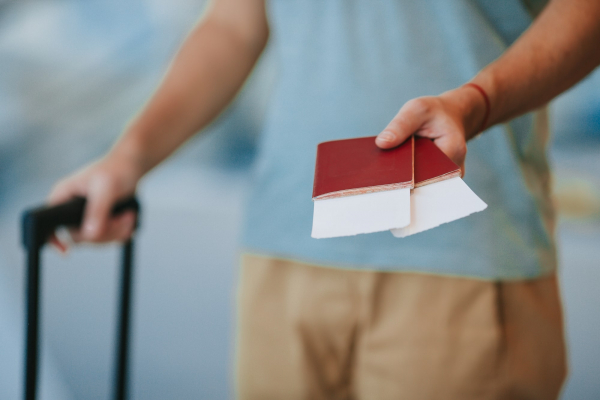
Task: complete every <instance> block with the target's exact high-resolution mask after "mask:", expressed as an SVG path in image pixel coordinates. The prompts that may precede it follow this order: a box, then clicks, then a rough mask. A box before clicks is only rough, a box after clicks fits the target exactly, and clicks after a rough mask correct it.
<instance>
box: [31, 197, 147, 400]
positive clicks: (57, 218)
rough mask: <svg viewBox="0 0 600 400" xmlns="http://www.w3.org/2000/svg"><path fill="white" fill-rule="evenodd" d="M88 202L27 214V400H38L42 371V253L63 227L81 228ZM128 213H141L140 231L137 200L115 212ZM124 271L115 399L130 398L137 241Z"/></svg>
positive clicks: (126, 249)
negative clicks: (128, 371) (128, 387)
mask: <svg viewBox="0 0 600 400" xmlns="http://www.w3.org/2000/svg"><path fill="white" fill-rule="evenodd" d="M85 203H86V199H85V198H83V197H76V198H74V199H73V200H71V201H69V202H67V203H63V204H60V205H57V206H52V207H48V206H42V207H38V208H34V209H30V210H27V211H25V213H24V214H23V225H22V233H23V237H22V240H23V245H24V246H25V248H26V250H27V326H26V329H25V331H26V341H25V343H26V348H25V390H24V398H25V400H35V398H36V389H37V372H38V367H37V365H38V347H39V343H38V333H39V329H38V325H39V298H40V250H41V249H42V247H43V246H44V245H45V244H46V242H47V241H48V238H49V237H50V235H51V234H52V233H53V232H54V231H55V230H56V229H57V228H58V227H61V226H66V227H79V226H80V225H81V223H82V222H83V215H84V210H85ZM126 210H134V211H136V212H137V218H136V228H137V226H138V221H139V210H140V206H139V203H138V201H137V199H135V198H134V197H131V198H128V199H126V200H123V201H120V202H118V203H117V204H116V205H115V206H114V207H113V210H112V214H113V215H118V214H120V213H122V212H124V211H126ZM122 262H123V269H122V277H121V299H120V314H119V322H118V343H117V356H116V375H115V388H114V398H115V399H117V400H124V399H126V397H127V353H128V344H129V314H130V309H131V306H130V303H131V286H132V275H133V239H130V240H129V241H127V242H126V243H125V244H124V245H123V259H122Z"/></svg>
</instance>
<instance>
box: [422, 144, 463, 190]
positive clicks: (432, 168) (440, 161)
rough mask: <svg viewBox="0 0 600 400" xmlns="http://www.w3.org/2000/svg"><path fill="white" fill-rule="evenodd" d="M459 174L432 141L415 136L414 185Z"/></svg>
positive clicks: (457, 168) (456, 167)
mask: <svg viewBox="0 0 600 400" xmlns="http://www.w3.org/2000/svg"><path fill="white" fill-rule="evenodd" d="M457 176H460V167H459V166H458V165H456V164H455V163H454V162H453V161H452V160H451V159H450V158H448V156H447V155H446V154H444V152H443V151H442V150H440V148H439V147H437V146H436V145H435V144H434V143H433V141H431V140H430V139H427V138H424V137H416V138H415V187H419V186H424V185H427V184H430V183H435V182H439V181H442V180H444V179H450V178H454V177H457Z"/></svg>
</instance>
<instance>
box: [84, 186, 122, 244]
mask: <svg viewBox="0 0 600 400" xmlns="http://www.w3.org/2000/svg"><path fill="white" fill-rule="evenodd" d="M115 195H116V192H115V190H114V189H113V185H111V184H110V182H109V181H108V179H106V178H104V177H97V178H95V179H93V180H92V181H91V182H90V186H89V188H88V193H87V202H86V205H85V212H84V218H83V225H82V230H81V233H82V238H83V239H84V240H88V241H97V240H100V238H101V237H102V236H103V235H104V233H105V232H106V230H107V227H108V221H109V219H110V212H111V209H112V206H113V203H114V202H115Z"/></svg>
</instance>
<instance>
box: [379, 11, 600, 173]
mask: <svg viewBox="0 0 600 400" xmlns="http://www.w3.org/2000/svg"><path fill="white" fill-rule="evenodd" d="M599 64H600V1H592V0H552V1H551V2H550V3H549V4H548V5H547V6H546V8H545V9H544V10H543V12H542V13H541V14H540V15H539V16H538V18H537V19H536V20H535V21H534V23H533V24H532V25H531V27H530V28H529V29H528V30H527V31H526V32H525V33H524V34H523V35H522V36H521V37H520V38H519V39H518V40H517V41H516V42H515V43H514V44H513V45H512V46H511V47H510V48H509V49H508V50H507V51H506V52H505V53H504V54H503V55H502V56H501V57H499V58H498V59H497V60H496V61H494V62H493V63H491V64H489V65H488V66H487V67H485V68H484V69H483V70H481V71H480V72H479V73H478V74H477V75H476V76H475V77H474V78H473V79H472V80H471V82H473V83H475V84H477V85H479V86H480V87H482V88H483V89H484V90H485V92H486V93H487V94H488V96H489V100H490V106H491V107H490V114H489V119H488V122H487V124H486V125H487V126H486V128H487V127H489V126H492V125H495V124H498V123H502V122H506V121H508V120H510V119H512V118H515V117H517V116H519V115H521V114H524V113H526V112H528V111H531V110H534V109H536V108H538V107H540V106H542V105H544V104H546V103H547V102H549V101H550V100H551V99H553V98H554V97H556V96H557V95H558V94H560V93H562V92H563V91H565V90H566V89H568V88H570V87H571V86H573V85H574V84H575V83H577V82H578V81H580V80H581V79H582V78H583V77H585V76H586V75H587V74H589V73H590V72H591V71H593V70H594V68H595V67H596V66H598V65H599ZM485 110H486V105H485V101H484V98H483V96H482V95H481V93H479V92H478V91H477V90H476V89H475V88H473V87H469V86H466V87H460V88H457V89H453V90H450V91H448V92H445V93H442V94H441V95H439V96H427V97H420V98H416V99H413V100H411V101H409V102H407V103H406V104H405V105H404V106H403V107H402V108H401V109H400V111H399V112H398V114H397V115H396V116H395V117H394V118H393V119H392V121H391V122H390V123H389V124H388V126H387V127H386V128H385V129H384V130H383V131H382V132H381V133H380V134H379V135H378V137H377V139H376V144H377V145H378V146H379V147H381V148H391V147H394V146H397V145H398V144H400V143H402V142H403V141H404V140H406V139H407V138H408V137H409V136H410V135H412V134H416V135H419V136H424V137H428V138H431V139H433V140H434V142H435V143H436V144H437V145H438V147H440V149H441V150H442V151H444V153H446V155H448V157H450V158H451V159H452V160H453V161H454V162H455V163H457V164H458V165H459V166H461V168H462V169H463V174H464V160H465V156H466V153H467V146H466V141H468V140H469V139H471V138H473V137H474V136H475V135H476V134H477V133H479V132H478V131H479V128H480V127H481V124H482V123H483V122H484V121H483V120H484V118H485V117H484V115H485Z"/></svg>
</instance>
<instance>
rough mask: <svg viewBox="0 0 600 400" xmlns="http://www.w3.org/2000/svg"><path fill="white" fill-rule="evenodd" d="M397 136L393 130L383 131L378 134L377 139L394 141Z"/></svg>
mask: <svg viewBox="0 0 600 400" xmlns="http://www.w3.org/2000/svg"><path fill="white" fill-rule="evenodd" d="M395 138H396V136H394V134H393V133H392V132H381V133H380V134H379V135H378V136H377V139H376V140H377V141H379V142H388V143H389V142H393V141H394V139H395Z"/></svg>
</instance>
